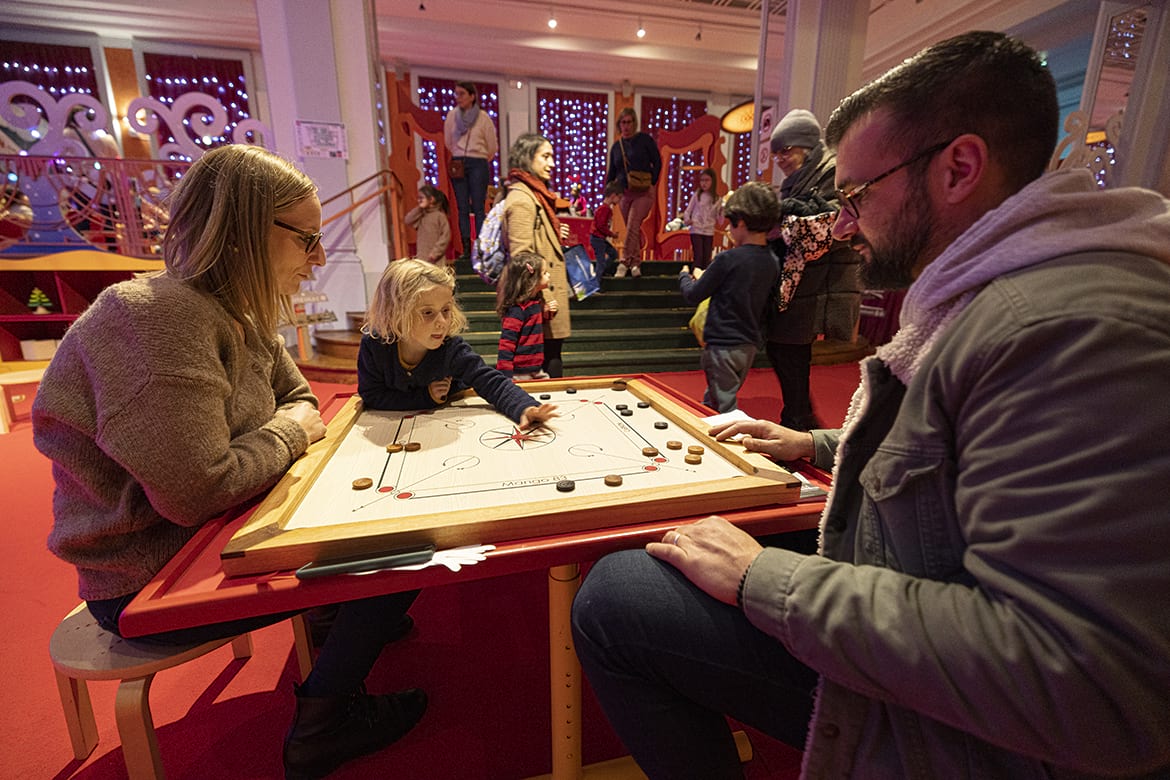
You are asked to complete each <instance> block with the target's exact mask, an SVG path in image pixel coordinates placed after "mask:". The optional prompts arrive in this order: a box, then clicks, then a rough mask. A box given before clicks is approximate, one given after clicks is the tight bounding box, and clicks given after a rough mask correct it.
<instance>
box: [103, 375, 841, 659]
mask: <svg viewBox="0 0 1170 780" xmlns="http://www.w3.org/2000/svg"><path fill="white" fill-rule="evenodd" d="M610 376H622V377H625V378H638V379H642V380H646V381H647V382H648V383H649V384H652V385H654V386H655V387H656V388H657V389H659V390H660V391H663V392H665V393H666V394H668V395H669V396H670V397H672V398H674V399H675V400H676V401H680V402H683V403H685V404H686V405H688V406H690V407H692V409H694V410H695V412H696V413H697V414H700V415H702V416H707V415H709V414H710V413H711V412H710V410H708V409H707V408H706V407H705V406H703V405H702V404H699V403H697V402H694V401H691V400H690V399H687V398H685V397H683V396H681V395H679V394H678V393H677V391H675V390H674V389H673V388H670V387H668V386H667V385H664V384H662V383H661V382H658V381H657V380H655V379H653V377H651V376H648V375H610ZM587 378H589V379H597V378H602V379H604V378H610V377H609V376H602V377H587ZM582 379H586V377H582ZM556 381H564V380H556ZM352 395H353V393H339V394H337V395H335V396H333V397H332V398H330V399H329V400H328V401H326V402H324V403H323V404H322V407H323V414H324V415H325V416H326V417H327V418H331V417H332V416H333V415H334V414H336V412H337V410H338V409H340V407H341V405H342V403H343V402H344V401H345V400H347V399H348V398H349V397H351V396H352ZM339 402H341V403H339ZM791 465H792V466H793V468H795V469H796V470H799V471H801V472H802V473H804V474H805V475H806V476H808V477H809V478H810V480H811V481H812V482H814V483H815V484H818V485H819V486H820V487H823V488H825V489H826V490H827V489H828V475H827V474H825V473H824V472H823V471H821V470H820V469H817V468H815V467H813V466H811V465H808V464H791ZM261 498H262V496H258V497H257V498H255V499H254V500H253V501H252V502H250V504H249V505H247V506H246V507H245V508H244V509H243V510H241V509H238V508H237V509H236V510H233V511H232V512H231V513H229V514H227V515H225V516H223V517H221V518H219V519H216V520H212V521H210V522H208V523H207V524H205V525H204V526H203V527H202V528H200V529H199V530H198V531H197V532H196V533H195V535H194V536H193V537H192V538H191V539H190V540H189V541H188V542H187V543H186V544H185V545H184V546H183V547H182V548H181V549H180V550H179V552H178V553H176V554H175V556H174V557H173V558H172V559H171V560H170V561H169V562H168V563H167V564H166V566H164V567H163V568H162V569H161V570H160V571H159V573H158V574H157V575H156V576H155V577H154V579H152V580H151V581H150V583H148V584H147V585H146V587H144V588H143V589H142V591H141V592H140V593H139V594H138V595H137V596H136V597H135V598H134V600H133V601H132V602H131V603H130V604H129V605H128V606H127V607H126V609H125V611H124V612H123V613H122V617H121V619H120V620H119V628H120V630H121V631H122V633H123V634H124V635H126V636H128V637H133V636H143V635H145V634H153V633H158V632H160V631H168V630H173V629H178V628H186V627H190V626H195V625H202V624H207V623H214V622H220V621H226V620H232V619H236V618H245V617H254V616H257V615H264V614H273V613H277V612H285V611H290V610H296V609H307V608H309V607H313V606H318V605H321V604H330V603H335V602H338V601H344V600H349V599H356V598H365V597H368V596H376V595H381V594H385V593H393V592H397V591H404V590H413V589H416V588H425V587H435V586H438V585H449V584H455V583H461V582H471V581H474V580H477V579H484V578H488V577H500V576H505V575H508V574H516V573H519V572H523V571H532V570H537V569H545V568H548V567H550V566H558V565H563V564H568V563H587V562H589V561H594V560H597V559H598V558H600V557H602V556H604V555H606V554H608V553H611V552H616V551H618V550H624V549H631V548H636V547H641V546H644V545H645V544H646V543H647V542H650V541H657V540H658V539H661V538H662V535H663V534H665V533H666V531H668V530H670V529H672V528H675V527H677V526H679V525H683V524H686V523H690V522H694V521H696V520H698V519H700V518H699V517H684V518H673V519H666V520H656V521H654V522H650V523H642V524H634V525H623V526H616V527H612V528H605V529H598V530H592V531H579V532H574V533H568V534H557V535H550V536H543V537H531V538H527V539H519V540H514V541H507V542H501V543H498V544H496V549H495V550H493V551H492V552H490V553H488V554H487V560H486V561H483V562H480V563H477V564H474V565H471V566H465V567H463V568H462V570H461V571H459V572H453V571H450V570H449V569H447V568H446V567H443V566H430V567H427V568H425V569H420V570H418V571H393V570H389V571H380V572H374V573H371V574H363V575H360V576H355V575H341V576H338V577H327V578H322V579H317V580H298V579H297V578H296V577H295V575H294V574H293V572H291V571H283V572H272V573H269V574H263V575H251V576H245V577H235V578H231V577H226V576H224V575H223V573H222V569H219V570H218V574H219V580H218V581H217V582H216V587H215V588H214V589H212V590H210V591H200V592H199V593H197V594H184V595H176V594H174V593H172V592H171V589H172V588H173V587H174V586H175V584H176V583H177V582H178V581H179V579H180V578H181V577H182V575H183V574H184V573H185V572H186V571H187V570H188V568H190V567H191V566H192V564H193V563H195V562H196V561H198V560H200V559H201V558H202V557H203V556H206V555H214V556H215V557H216V559H217V560H218V557H219V550H220V549H222V547H223V544H224V543H226V539H224V540H223V541H222V542H219V543H218V544H217V545H216V546H215V547H214V549H209V548H210V547H211V546H212V545H215V544H216V542H217V540H219V539H220V538H221V537H222V536H224V534H225V530H226V529H227V527H228V526H229V525H232V526H235V525H238V524H242V523H243V522H246V517H247V515H248V514H250V513H251V511H252V509H254V507H255V506H256V505H257V504H258V503H259V502H260V500H261ZM824 502H825V499H824V497H823V496H821V497H817V498H814V499H810V500H803V501H799V502H797V503H795V504H788V505H783V506H781V505H774V506H766V507H754V508H750V509H740V510H730V511H727V512H720V513H719V514H720V516H722V517H725V518H727V519H728V520H729V521H730V522H732V523H734V524H735V525H737V526H739V527H741V528H743V529H744V530H746V531H749V532H751V533H752V534H753V535H757V536H760V535H767V534H774V533H783V532H787V531H796V530H804V529H809V528H814V527H816V524H817V522H818V521H819V519H820V515H821V510H822V509H823V507H824ZM228 536H229V537H230V534H228ZM225 583H226V587H221V586H223V585H224V584H225Z"/></svg>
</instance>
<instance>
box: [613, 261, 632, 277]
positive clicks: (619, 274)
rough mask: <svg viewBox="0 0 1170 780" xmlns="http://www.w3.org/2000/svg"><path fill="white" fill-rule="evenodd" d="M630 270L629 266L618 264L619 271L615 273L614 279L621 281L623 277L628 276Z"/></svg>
mask: <svg viewBox="0 0 1170 780" xmlns="http://www.w3.org/2000/svg"><path fill="white" fill-rule="evenodd" d="M629 270H630V268H629V266H627V265H626V264H625V263H618V267H617V271H616V272H614V278H615V279H621V278H622V277H624V276H625V275H626V272H627V271H629Z"/></svg>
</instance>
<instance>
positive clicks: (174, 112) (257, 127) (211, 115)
mask: <svg viewBox="0 0 1170 780" xmlns="http://www.w3.org/2000/svg"><path fill="white" fill-rule="evenodd" d="M128 113H129V116H127V117H126V120H127V122H129V124H130V129H131V130H133V131H134V132H136V133H143V134H145V135H152V134H154V133H155V132H157V131H158V129H159V124H160V123H161V124H165V125H166V127H167V130H168V131H169V132H170V134H171V136H172V137H173V138H174V142H173V143H165V144H162V145H161V146H160V147H159V150H158V156H159V157H160V158H161V159H171V160H173V159H184V160H197V159H199V158H200V157H202V156H203V153H204V152H206V151H207V150H208V148H209V147H208V146H205V145H201V144H200V143H198V142H197V139H198V140H202V139H203V138H205V137H208V136H210V137H216V136H224V137H227V136H228V129H229V125H228V113H227V110H226V109H225V108H224V107H223V105H222V104H220V103H219V101H217V100H216V99H215V98H213V97H212V96H210V95H205V94H204V93H202V92H188V93H186V94H184V95H180V96H179V97H178V98H176V99H175V102H174V104H173V105H171V106H167V105H165V104H163V103H162V102H161V101H159V100H156V99H155V98H152V97H138V98H135V99H134V100H132V101H130V108H129V111H128ZM140 115H141V116H140ZM249 133H251V134H253V137H255V136H256V135H260V136H262V137H265V138H267V137H268V136H269V132H268V128H267V127H265V126H264V124H263V123H261V122H260V121H258V120H255V119H247V120H245V121H243V122H240V123H239V124H238V125H236V127H235V128H233V129H232V131H231V139H232V142H233V143H253V144H255V143H256V142H255V141H254V140H249V138H248V134H249ZM257 145H261V146H262V145H263V144H257Z"/></svg>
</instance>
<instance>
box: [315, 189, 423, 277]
mask: <svg viewBox="0 0 1170 780" xmlns="http://www.w3.org/2000/svg"><path fill="white" fill-rule="evenodd" d="M375 179H389V181H388V183H386V184H384V185H382V186H381V187H379V188H378V189H377V190H375V191H374V192H371V193H369V194H367V195H365V196H363V197H362V198H360V199H358V200H356V201H354V202H353V203H351V204H350V205H349V206H347V207H345V208H343V209H342V210H341V211H338V212H336V213H335V214H330V215H329V216H328V217H327V218H325V219H324V220H323V221H322V223H321V224H322V225H328V224H330V223H331V222H334V221H336V220H338V219H340V218H341V217H344V216H345V215H346V214H349V213H350V212H351V211H353V210H354V209H356V208H358V207H359V206H361V205H363V204H365V203H369V202H370V201H371V200H373V199H374V198H379V197H381V196H382V195H385V194H386V193H389V194H390V202H389V203H388V204H387V207H386V212H387V213H386V217H387V219H388V220H389V222H390V236H391V241H392V242H393V246H394V256H395V257H405V256H406V225H405V222H404V221H403V211H402V202H401V201H402V189H403V188H402V180H401V179H399V178H398V175H397V174H396V173H394V171H391V170H388V169H386V168H383V169H381V170H378V171H375V172H374V173H372V174H370V175H369V176H367V177H366V178H364V179H362V180H361V181H359V182H356V183H355V184H352V185H350V186H349V187H346V188H345V189H344V190H342V191H341V192H339V193H337V194H336V195H330V196H329V197H328V198H325V199H324V200H322V201H321V205H322V206H326V205H328V204H330V203H332V202H333V201H335V200H337V199H338V198H341V197H343V196H345V195H347V194H352V193H353V192H354V191H355V190H357V189H358V188H359V187H361V186H363V185H365V184H368V183H369V182H371V181H373V180H375Z"/></svg>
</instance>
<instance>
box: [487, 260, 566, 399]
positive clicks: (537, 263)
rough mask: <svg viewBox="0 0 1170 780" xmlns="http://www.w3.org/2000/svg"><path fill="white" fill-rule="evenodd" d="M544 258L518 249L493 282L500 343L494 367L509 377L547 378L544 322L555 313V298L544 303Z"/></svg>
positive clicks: (520, 378)
mask: <svg viewBox="0 0 1170 780" xmlns="http://www.w3.org/2000/svg"><path fill="white" fill-rule="evenodd" d="M548 280H549V273H548V266H547V265H546V264H545V262H544V258H542V257H541V256H540V255H538V254H536V253H535V252H517V253H516V254H515V255H513V256H512V257H511V258H510V259H509V260H508V264H507V265H506V266H505V267H504V271H503V273H501V274H500V280H499V282H498V283H497V284H496V313H497V314H499V315H500V319H501V327H500V347H499V353H498V355H497V357H496V370H497V371H500V372H501V373H503V374H506V375H507V376H510V377H512V381H514V382H519V381H521V380H525V379H548V374H547V373H545V372H544V371H543V370H542V369H541V366H542V365H543V364H544V323H545V322H546V321H547V320H549V319H552V316H553V315H554V314H555V312H556V309H555V302H554V303H553V304H552V305H551V307H550V304H548V303H546V302H545V300H544V296H543V295H542V294H541V291H542V290H544V289H545V288H546V287H548Z"/></svg>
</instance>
